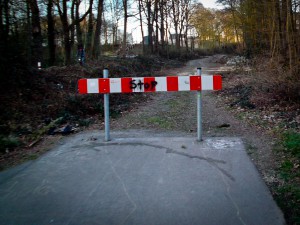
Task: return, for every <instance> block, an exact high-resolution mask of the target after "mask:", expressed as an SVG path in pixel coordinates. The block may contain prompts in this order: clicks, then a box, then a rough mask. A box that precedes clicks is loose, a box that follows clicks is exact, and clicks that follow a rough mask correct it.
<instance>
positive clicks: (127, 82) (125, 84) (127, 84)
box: [121, 77, 133, 93]
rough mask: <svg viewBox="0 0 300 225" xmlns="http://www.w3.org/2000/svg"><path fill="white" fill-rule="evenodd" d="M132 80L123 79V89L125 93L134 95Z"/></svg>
mask: <svg viewBox="0 0 300 225" xmlns="http://www.w3.org/2000/svg"><path fill="white" fill-rule="evenodd" d="M131 82H132V78H128V77H125V78H121V89H122V92H123V93H132V90H133V89H132V83H131Z"/></svg>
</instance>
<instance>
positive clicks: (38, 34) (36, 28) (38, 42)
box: [28, 0, 43, 66]
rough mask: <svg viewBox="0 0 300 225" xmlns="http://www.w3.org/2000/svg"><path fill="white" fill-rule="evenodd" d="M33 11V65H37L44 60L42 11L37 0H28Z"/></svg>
mask: <svg viewBox="0 0 300 225" xmlns="http://www.w3.org/2000/svg"><path fill="white" fill-rule="evenodd" d="M28 1H29V7H30V10H31V13H32V18H31V24H32V66H37V63H38V62H42V61H43V49H42V42H43V39H42V31H41V24H40V11H39V7H38V4H37V1H36V0H28Z"/></svg>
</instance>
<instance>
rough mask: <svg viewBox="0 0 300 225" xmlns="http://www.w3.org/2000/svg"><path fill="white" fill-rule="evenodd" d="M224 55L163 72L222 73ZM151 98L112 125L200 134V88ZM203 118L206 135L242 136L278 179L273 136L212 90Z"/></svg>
mask: <svg viewBox="0 0 300 225" xmlns="http://www.w3.org/2000/svg"><path fill="white" fill-rule="evenodd" d="M221 57H222V56H221V55H215V56H210V57H206V58H203V59H199V60H192V61H189V62H188V63H187V64H186V66H185V67H183V68H179V69H174V70H173V71H165V73H162V74H164V75H165V76H167V75H189V74H196V68H197V67H202V71H203V72H202V73H203V74H215V73H221V74H222V70H224V67H223V65H222V64H219V63H217V62H218V61H219V59H220V58H221ZM224 82H226V80H225V81H224ZM147 98H148V100H147V101H145V102H143V103H138V104H136V105H135V106H134V109H133V110H131V111H130V112H125V113H123V115H122V116H121V117H120V118H118V119H115V120H113V121H112V122H111V129H112V130H122V131H124V130H131V129H135V130H139V129H141V130H151V131H154V132H156V131H157V132H167V133H170V134H172V133H181V134H183V135H186V136H195V138H196V137H197V114H196V112H197V108H196V107H197V104H196V92H173V93H172V92H161V93H154V94H147ZM202 120H203V137H204V139H205V137H208V136H217V137H221V136H226V137H241V138H242V139H243V140H244V143H245V145H246V149H247V151H248V153H249V155H250V157H251V159H252V160H253V161H254V163H255V164H256V166H257V168H258V169H259V171H260V172H261V174H262V177H263V179H264V180H265V181H266V182H267V183H268V184H271V183H272V182H274V180H273V179H274V176H273V175H274V172H273V167H274V165H273V156H272V151H271V146H272V143H271V141H270V140H271V139H269V138H268V137H267V136H265V135H263V134H262V133H259V131H257V130H255V128H254V127H252V126H251V125H249V124H245V123H243V121H241V120H238V119H236V118H235V117H234V116H233V115H232V113H231V112H230V111H228V110H227V109H226V105H224V104H223V103H222V99H221V98H220V97H218V96H217V95H215V94H214V93H213V92H210V91H207V92H204V95H203V118H202Z"/></svg>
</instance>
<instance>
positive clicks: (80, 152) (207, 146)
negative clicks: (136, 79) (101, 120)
mask: <svg viewBox="0 0 300 225" xmlns="http://www.w3.org/2000/svg"><path fill="white" fill-rule="evenodd" d="M112 137H113V140H112V141H111V142H107V143H106V142H104V141H103V139H104V134H103V133H100V132H86V133H80V134H77V135H74V136H72V137H68V138H65V139H63V141H62V142H61V143H60V145H59V146H57V147H55V148H54V149H53V150H51V151H50V152H48V153H47V154H45V155H44V156H42V157H41V158H39V159H38V160H35V161H32V162H28V163H25V164H23V165H21V166H18V167H15V168H12V169H9V170H7V171H4V172H1V173H0V224H3V225H4V224H5V225H12V224H13V225H19V224H20V225H35V224H36V225H44V224H57V225H62V224H74V225H75V224H84V225H92V224H103V225H113V224H117V225H121V224H128V225H151V224H153V225H159V224H161V225H177V224H178V225H194V224H197V225H198V224H199V225H200V224H203V225H206V224H207V225H213V224H214V225H220V224H222V225H226V224H228V225H235V224H253V225H259V224H261V225H276V224H278V225H279V224H280V225H282V224H284V219H283V215H282V213H281V211H280V210H279V208H278V207H277V205H276V203H275V202H274V201H273V199H272V197H271V195H270V193H269V191H268V189H267V187H266V185H265V184H264V182H263V181H262V179H261V178H260V176H259V174H258V172H257V170H256V168H255V167H254V165H253V164H252V162H251V160H250V159H249V157H248V156H247V154H246V151H245V148H244V146H243V143H242V141H241V139H239V138H224V137H222V138H205V140H204V141H203V142H201V143H199V142H197V141H196V138H195V137H190V136H183V137H182V136H181V137H180V136H179V135H177V137H175V136H174V134H173V135H166V134H158V133H151V132H140V131H127V132H114V133H112Z"/></svg>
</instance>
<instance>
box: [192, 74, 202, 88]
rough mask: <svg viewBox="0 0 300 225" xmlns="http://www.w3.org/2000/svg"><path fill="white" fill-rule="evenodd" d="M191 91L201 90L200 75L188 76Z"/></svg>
mask: <svg viewBox="0 0 300 225" xmlns="http://www.w3.org/2000/svg"><path fill="white" fill-rule="evenodd" d="M190 88H191V91H201V76H190Z"/></svg>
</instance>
